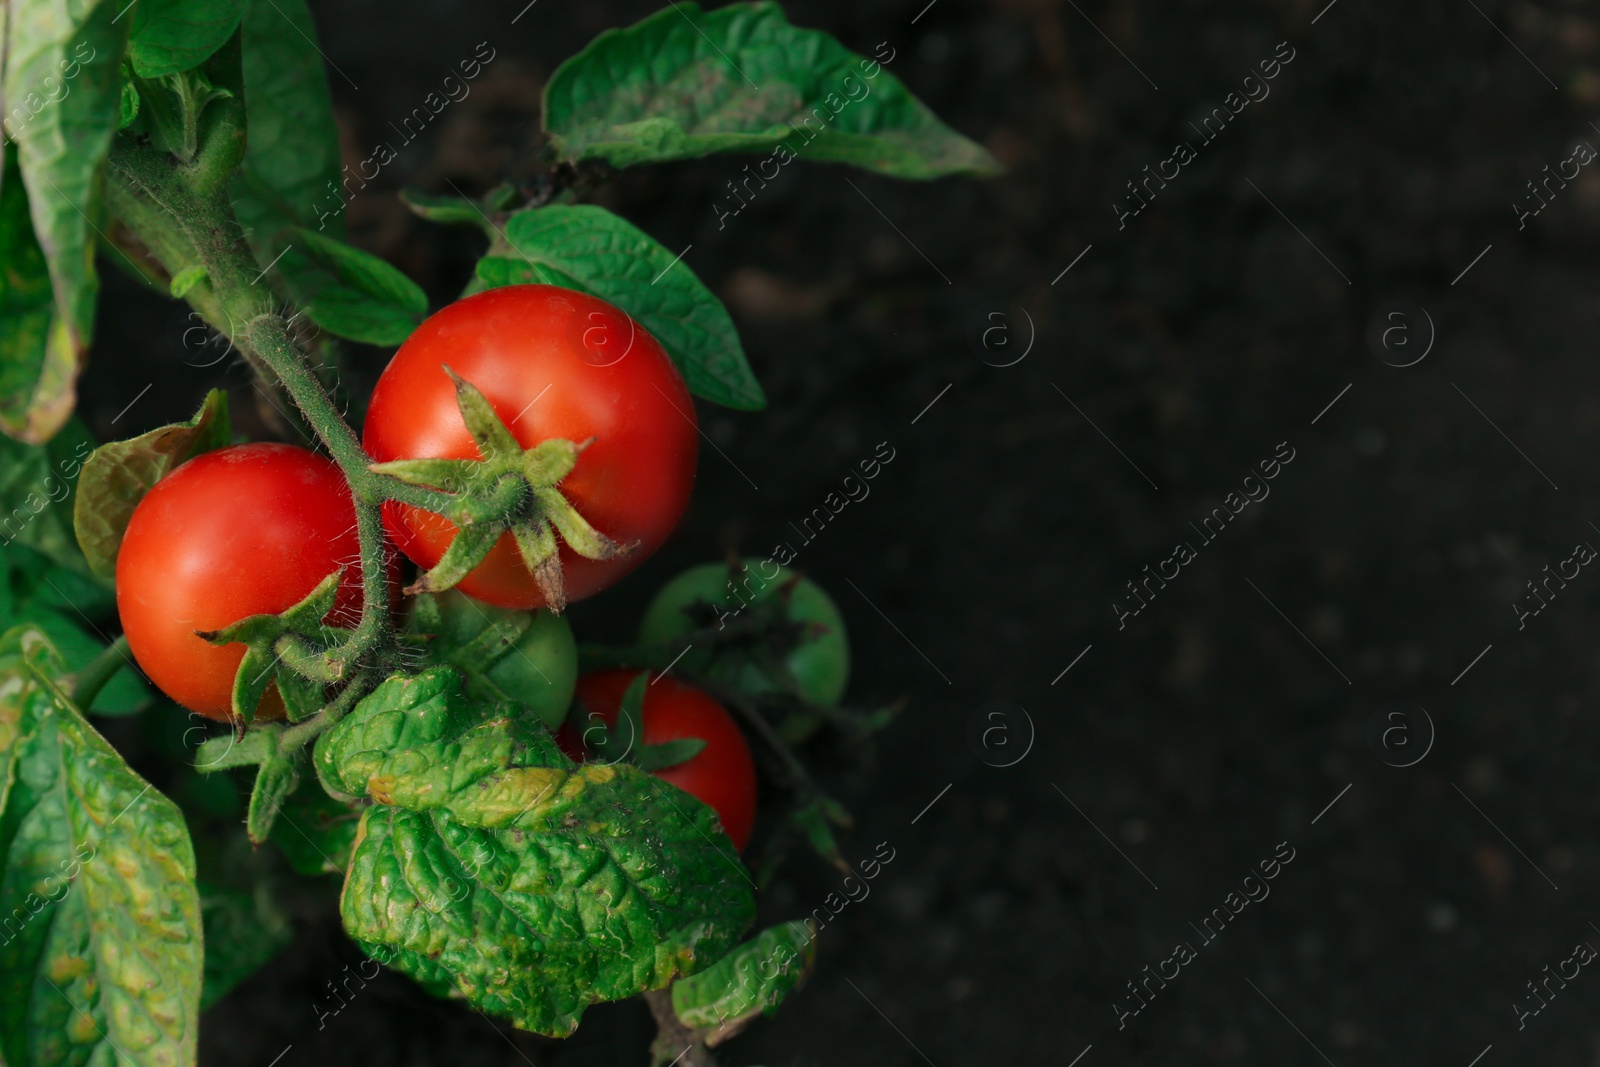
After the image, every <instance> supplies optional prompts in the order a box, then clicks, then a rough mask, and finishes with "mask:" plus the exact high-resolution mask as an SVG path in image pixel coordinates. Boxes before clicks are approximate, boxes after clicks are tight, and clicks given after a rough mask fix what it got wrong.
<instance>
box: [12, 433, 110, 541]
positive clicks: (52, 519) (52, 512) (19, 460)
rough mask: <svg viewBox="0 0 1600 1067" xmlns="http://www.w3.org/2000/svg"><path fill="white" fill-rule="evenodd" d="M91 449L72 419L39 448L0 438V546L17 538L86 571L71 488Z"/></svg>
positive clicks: (87, 435) (89, 439)
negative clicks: (74, 525) (74, 523)
mask: <svg viewBox="0 0 1600 1067" xmlns="http://www.w3.org/2000/svg"><path fill="white" fill-rule="evenodd" d="M92 451H94V441H93V439H92V438H90V436H89V432H88V430H86V429H84V427H83V424H82V423H81V422H79V421H77V420H76V419H73V420H70V421H69V422H68V423H67V425H66V426H65V428H64V429H63V430H62V431H61V432H60V433H58V434H57V435H56V436H55V437H53V438H51V440H50V442H49V443H48V444H46V445H43V446H37V445H26V444H23V443H21V442H19V441H12V440H9V439H5V438H0V544H6V545H9V544H11V543H13V542H18V543H21V544H24V545H27V546H29V547H30V548H33V549H35V550H36V551H38V552H41V553H43V554H44V555H46V556H48V557H49V558H50V559H52V560H54V561H55V562H57V563H60V564H64V565H66V566H70V567H74V568H75V569H77V570H79V571H85V570H87V569H88V568H87V565H86V564H85V563H84V559H83V555H82V553H80V552H79V551H78V546H77V542H76V539H75V538H74V536H73V532H72V507H73V499H72V498H73V492H74V488H75V486H76V484H77V481H78V475H79V472H80V471H81V470H82V469H83V465H84V461H85V460H87V459H88V458H89V454H90V453H91V452H92Z"/></svg>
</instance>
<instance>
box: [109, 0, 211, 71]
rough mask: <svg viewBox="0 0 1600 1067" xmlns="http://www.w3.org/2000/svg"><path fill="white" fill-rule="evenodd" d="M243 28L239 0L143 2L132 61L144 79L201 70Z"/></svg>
mask: <svg viewBox="0 0 1600 1067" xmlns="http://www.w3.org/2000/svg"><path fill="white" fill-rule="evenodd" d="M238 26H239V5H238V3H236V2H235V0H139V3H138V6H136V7H135V8H134V12H133V29H132V30H131V31H130V34H129V37H128V60H129V62H130V63H132V64H133V70H134V73H135V74H138V75H139V76H140V77H141V78H159V77H161V76H162V75H163V74H176V73H177V72H178V71H180V70H189V69H190V68H191V67H198V66H199V65H200V64H202V63H204V62H205V61H206V60H207V59H209V58H211V54H212V53H213V52H215V51H216V50H217V49H219V48H221V47H222V46H223V44H224V43H225V42H226V41H227V40H228V38H229V37H232V36H233V31H234V30H235V29H237V28H238Z"/></svg>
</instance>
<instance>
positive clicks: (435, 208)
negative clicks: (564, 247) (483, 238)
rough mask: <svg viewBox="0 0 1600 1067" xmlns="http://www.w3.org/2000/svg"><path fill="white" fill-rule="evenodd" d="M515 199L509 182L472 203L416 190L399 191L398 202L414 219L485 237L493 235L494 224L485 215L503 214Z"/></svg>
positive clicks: (463, 198)
mask: <svg viewBox="0 0 1600 1067" xmlns="http://www.w3.org/2000/svg"><path fill="white" fill-rule="evenodd" d="M516 198H517V188H516V186H514V185H511V184H509V183H502V184H500V185H497V186H495V187H494V188H493V189H490V190H489V191H488V192H486V193H484V194H483V195H482V196H481V197H479V198H478V199H476V200H468V199H466V198H465V197H461V196H454V195H450V196H443V195H439V194H436V193H425V192H423V191H422V190H420V189H402V190H400V200H401V201H402V202H403V203H404V204H405V205H406V207H408V208H410V209H411V213H412V214H414V215H416V216H417V217H419V218H424V219H427V220H428V221H429V222H437V223H439V224H441V225H452V224H454V225H467V226H476V227H478V228H479V229H481V230H482V231H483V232H484V234H485V235H487V236H489V237H493V236H494V224H493V223H492V222H490V220H489V216H490V215H492V214H494V213H495V212H496V211H504V210H505V209H506V208H508V207H510V206H511V203H512V201H514V200H515V199H516Z"/></svg>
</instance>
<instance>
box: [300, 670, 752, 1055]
mask: <svg viewBox="0 0 1600 1067" xmlns="http://www.w3.org/2000/svg"><path fill="white" fill-rule="evenodd" d="M315 762H316V765H317V769H318V773H319V774H320V775H321V777H322V780H323V782H324V783H325V784H326V785H327V786H328V787H329V788H330V789H331V790H333V791H335V792H337V793H341V794H345V795H351V796H363V795H364V796H367V797H369V798H371V799H372V800H374V801H376V802H377V803H376V804H375V806H374V807H372V808H370V809H368V811H367V812H366V814H365V815H364V816H363V818H362V822H361V828H360V832H359V833H358V835H357V838H356V844H355V850H354V854H353V856H352V857H351V861H350V872H349V875H348V877H347V879H346V881H345V887H344V893H343V896H342V897H341V902H340V912H341V914H342V916H343V918H344V924H345V929H346V930H348V931H349V933H350V935H351V936H352V937H354V938H355V939H356V940H357V941H358V942H359V943H360V944H361V945H362V947H363V949H364V950H365V951H367V952H368V954H369V955H371V956H372V957H373V958H374V959H377V960H379V961H381V962H384V963H387V964H389V965H390V966H393V967H395V968H397V969H399V970H402V971H404V972H406V973H407V974H410V975H411V976H412V977H414V978H416V979H417V980H418V981H420V982H422V983H423V984H424V985H425V986H427V987H428V988H430V989H433V990H435V991H438V992H444V993H448V992H450V991H455V992H457V993H459V994H460V995H461V996H464V997H465V998H466V999H467V1000H468V1001H470V1002H471V1003H472V1004H473V1005H474V1006H476V1007H477V1008H479V1009H480V1010H482V1011H484V1012H487V1013H489V1014H493V1015H500V1016H504V1017H506V1018H509V1019H510V1020H511V1021H512V1022H513V1023H514V1024H515V1025H517V1026H520V1027H523V1028H525V1029H529V1030H536V1031H538V1032H540V1033H545V1034H551V1035H564V1034H568V1033H570V1032H571V1031H572V1030H573V1029H574V1028H575V1027H576V1026H577V1025H578V1021H579V1018H580V1017H581V1016H582V1014H583V1011H584V1009H585V1008H586V1007H587V1006H588V1005H589V1004H591V1003H594V1002H596V1001H602V1000H615V999H619V998H622V997H627V996H630V995H632V994H635V993H638V992H641V991H644V990H648V989H658V988H661V987H663V986H665V985H667V984H668V983H669V982H670V981H672V980H673V979H674V978H676V977H678V976H679V975H683V974H689V973H692V972H694V971H696V970H699V969H701V968H703V967H705V966H707V965H709V964H710V963H712V962H714V961H715V960H717V959H718V958H720V957H721V956H722V955H723V954H724V953H726V952H727V951H728V950H729V949H730V948H731V947H732V946H733V944H734V943H735V942H736V940H737V939H738V937H739V934H740V933H741V932H742V931H743V930H744V929H745V928H746V926H747V925H748V924H749V922H750V920H751V918H752V917H753V912H754V901H753V898H752V896H751V886H750V883H749V881H748V878H749V876H748V874H747V873H746V872H745V870H744V868H743V867H742V866H741V865H740V863H739V860H738V857H737V854H736V853H735V852H734V849H733V846H732V843H731V842H729V841H728V839H727V837H726V836H725V835H723V834H722V833H721V831H720V830H718V829H717V826H716V818H715V815H714V813H713V812H712V811H711V809H710V808H708V807H706V806H705V805H703V804H701V803H700V802H699V801H697V800H695V799H694V798H692V797H690V796H689V795H688V794H686V793H682V792H680V791H678V790H676V789H674V788H673V787H672V786H669V785H666V784H665V783H663V782H660V781H658V780H656V779H654V778H651V777H649V776H648V775H645V774H643V773H642V772H640V771H639V770H638V769H637V768H634V767H630V766H627V765H617V766H603V765H585V766H581V767H578V766H574V765H573V764H572V763H571V762H569V761H568V760H567V759H566V757H565V756H563V755H562V754H561V752H560V750H559V749H558V748H557V747H556V745H555V742H554V741H553V740H552V739H551V737H550V734H549V733H548V731H546V730H545V729H544V728H543V726H542V725H540V724H539V723H538V721H537V719H536V718H535V717H534V716H531V715H528V716H522V715H519V714H518V713H517V712H516V711H515V710H513V709H511V708H510V707H508V706H500V707H494V706H484V705H481V704H477V703H474V702H473V701H471V700H470V699H468V698H467V697H465V696H464V692H463V689H462V687H461V680H460V676H459V675H458V674H456V673H455V671H453V670H451V669H449V668H433V669H431V670H428V671H425V672H424V673H422V674H419V675H415V676H409V677H408V676H396V677H393V678H390V679H389V680H388V681H386V682H384V683H383V684H382V685H381V686H380V687H379V688H378V689H377V690H375V691H374V692H373V693H372V695H371V696H369V697H367V698H366V699H365V700H363V701H362V702H361V703H360V704H359V705H358V706H357V707H356V709H355V710H354V711H353V712H352V713H351V714H350V715H349V716H348V717H346V718H345V719H343V720H341V721H340V722H339V723H338V725H336V726H335V727H333V729H331V730H329V731H328V732H327V733H326V734H324V735H323V736H322V737H321V738H320V739H319V740H318V743H317V748H316V755H315Z"/></svg>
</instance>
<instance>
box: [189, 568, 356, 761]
mask: <svg viewBox="0 0 1600 1067" xmlns="http://www.w3.org/2000/svg"><path fill="white" fill-rule="evenodd" d="M343 574H344V571H343V569H340V570H338V571H335V572H334V573H332V574H330V575H328V576H327V577H326V578H324V579H323V580H322V581H321V583H319V584H318V585H317V587H316V588H315V589H313V590H312V591H311V592H310V593H309V594H308V595H307V596H306V598H305V599H304V600H302V601H300V603H298V604H296V605H294V606H293V607H291V608H290V609H289V610H287V611H285V612H283V613H282V614H280V615H251V616H248V617H247V618H243V619H240V620H239V621H238V622H236V623H233V624H232V625H231V626H225V627H223V628H222V629H220V630H196V631H195V634H196V636H198V637H200V638H202V639H204V640H206V641H209V642H211V643H212V644H214V645H228V644H233V643H235V642H237V643H240V644H243V645H244V646H245V654H244V659H243V660H241V661H240V663H239V670H238V673H237V674H235V675H234V677H233V699H232V708H231V709H230V715H229V721H231V722H232V723H233V728H234V733H235V734H236V736H238V737H239V738H243V737H244V732H245V728H246V727H247V726H249V725H250V723H251V721H252V720H253V719H254V718H255V712H256V708H257V706H258V705H259V704H260V703H261V697H262V695H263V694H265V693H266V691H267V686H268V684H270V683H271V682H273V681H276V682H277V683H278V693H279V695H280V696H282V697H283V703H284V707H285V708H286V709H287V711H288V714H289V719H290V721H291V722H300V721H302V720H304V719H307V718H309V717H311V716H312V715H313V714H315V713H316V712H317V711H318V710H320V709H321V708H322V705H323V693H324V687H325V686H326V685H328V684H331V683H333V682H337V681H339V680H340V679H342V678H343V677H344V676H345V674H346V672H347V670H348V668H349V666H350V662H349V658H350V657H349V655H348V654H347V653H348V652H349V650H350V648H351V644H350V641H349V638H350V634H351V631H349V630H345V629H341V628H339V627H336V626H328V625H326V624H325V623H324V622H323V621H322V620H323V618H324V617H325V616H326V615H327V614H328V612H330V611H332V610H333V601H334V597H335V596H336V595H337V594H338V591H339V580H340V578H341V577H342V576H343Z"/></svg>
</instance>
